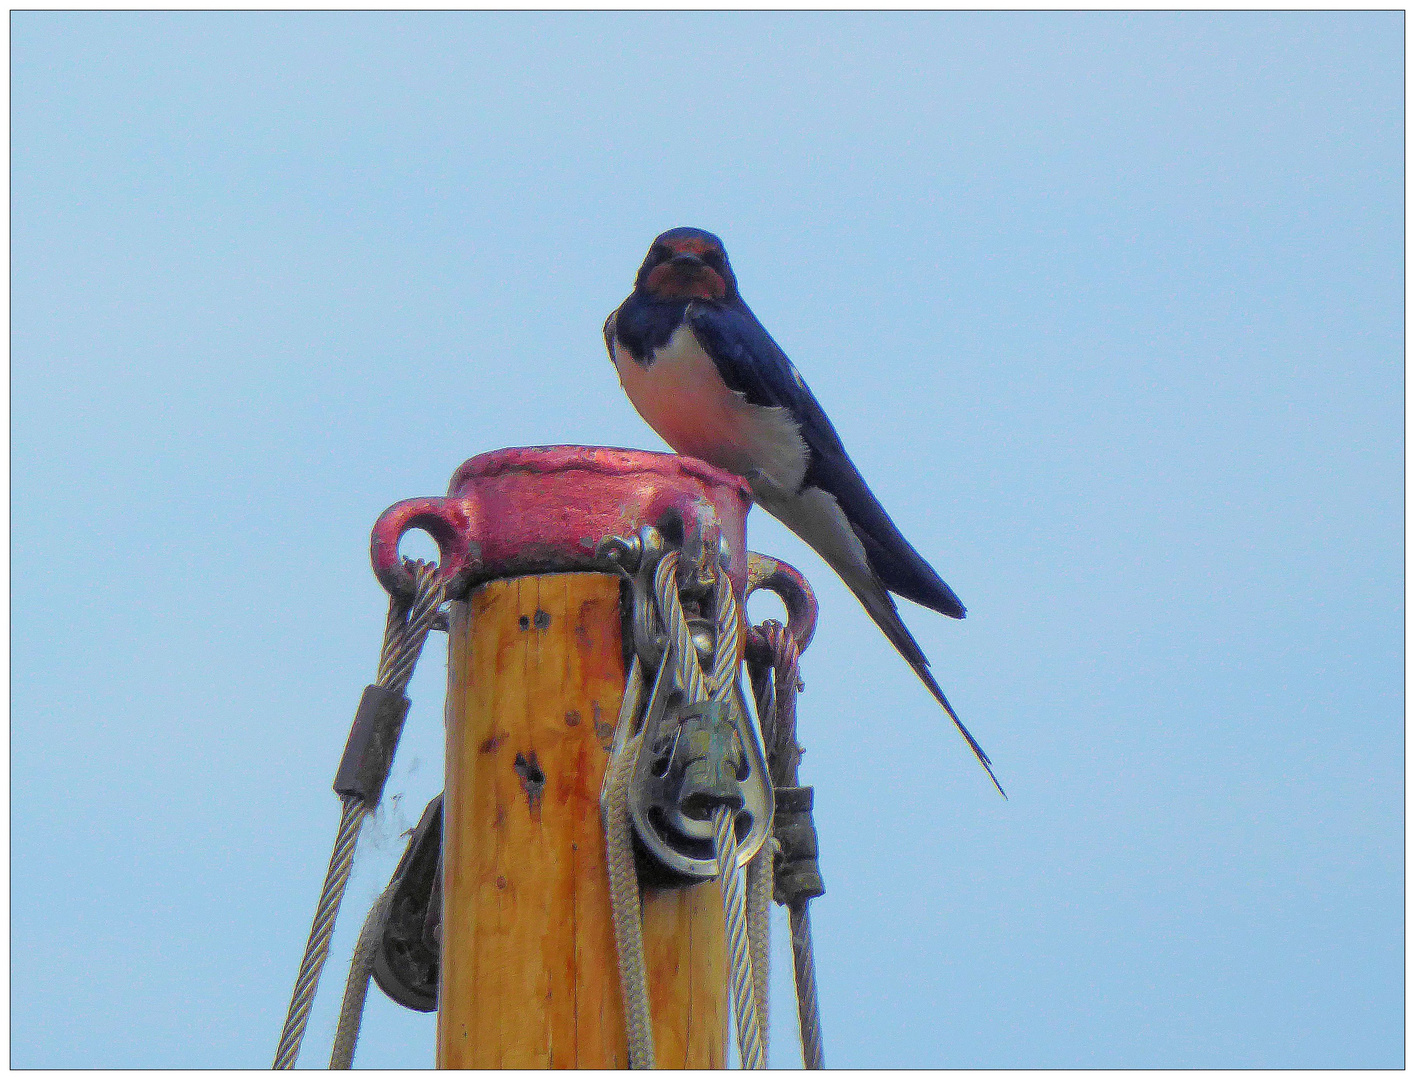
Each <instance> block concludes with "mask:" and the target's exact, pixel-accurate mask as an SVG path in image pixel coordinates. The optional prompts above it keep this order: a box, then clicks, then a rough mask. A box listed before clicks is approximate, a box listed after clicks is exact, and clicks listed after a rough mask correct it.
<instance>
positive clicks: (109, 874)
mask: <svg viewBox="0 0 1415 1080" xmlns="http://www.w3.org/2000/svg"><path fill="white" fill-rule="evenodd" d="M11 26H12V54H11V63H12V69H11V71H12V96H11V105H12V118H11V138H12V159H11V161H12V194H11V208H12V225H11V236H12V336H11V344H12V375H11V387H12V433H11V447H12V451H11V452H12V488H11V490H12V496H11V498H12V505H11V510H12V533H11V542H12V553H13V564H12V579H11V587H12V614H11V618H12V653H11V664H12V727H11V732H12V735H11V873H12V893H11V965H12V969H11V985H12V996H11V1032H12V1035H11V1056H12V1064H14V1065H15V1066H19V1067H56V1066H76V1067H85V1066H87V1067H102V1066H109V1067H112V1066H124V1067H178V1066H190V1067H208V1068H209V1067H248V1068H259V1067H264V1066H266V1065H268V1063H269V1061H270V1058H271V1055H272V1053H273V1050H274V1046H275V1041H276V1037H277V1035H278V1032H279V1028H280V1023H281V1020H282V1018H283V1013H284V1009H285V1005H286V1003H287V1000H288V995H289V989H290V986H291V984H292V982H293V979H294V975H295V969H296V966H297V964H298V961H299V955H300V950H301V948H302V946H303V943H304V938H305V935H306V933H307V931H308V926H309V919H310V916H311V914H312V912H313V905H314V901H315V898H316V894H317V892H318V888H319V883H320V878H321V875H322V873H323V869H324V865H325V862H326V860H327V858H328V851H329V845H330V843H331V842H332V839H333V832H334V827H335V822H336V819H337V804H336V800H335V798H334V796H333V794H332V793H331V792H330V790H329V783H330V780H331V778H332V775H333V771H334V768H335V765H336V763H337V760H338V756H339V753H340V750H341V749H342V746H343V741H344V737H345V733H346V730H347V725H348V722H349V719H350V717H351V716H352V712H353V708H354V705H355V704H356V703H357V700H358V696H359V692H360V690H361V688H362V687H363V686H364V685H365V684H366V683H367V682H369V681H371V679H372V677H373V674H374V670H375V666H376V661H377V651H378V643H379V637H380V634H381V630H382V622H383V614H384V607H385V599H384V597H383V595H382V593H381V591H380V589H379V588H378V586H377V584H376V583H375V581H374V579H373V577H372V575H371V573H370V571H369V568H368V561H367V541H368V530H369V528H370V526H371V525H372V523H373V521H374V520H375V518H376V517H377V516H378V514H379V513H380V512H381V511H382V510H383V509H384V508H385V507H386V506H388V505H390V504H391V503H393V502H396V501H398V500H400V499H403V498H407V497H411V496H414V495H422V494H437V493H440V492H441V491H442V490H444V488H445V486H446V482H447V478H448V477H449V476H450V475H451V473H452V471H453V469H454V468H455V467H456V466H457V464H459V463H460V462H461V461H462V460H463V459H464V458H467V457H470V456H472V455H473V454H476V453H480V452H482V451H485V450H490V449H495V448H497V447H501V446H508V445H529V444H538V443H561V442H563V443H587V444H604V445H623V446H642V447H646V448H650V449H660V448H662V444H661V443H660V442H659V440H658V439H657V437H656V436H655V435H654V434H653V433H652V432H651V431H650V430H648V428H647V427H645V426H644V424H643V423H642V421H640V420H639V418H638V417H637V415H636V414H635V413H634V412H633V410H632V408H631V407H630V406H629V404H628V403H627V401H626V400H625V399H624V397H623V396H622V394H621V392H620V390H619V387H618V385H617V381H616V378H615V376H614V372H613V369H612V368H611V367H610V365H609V363H608V360H607V359H606V357H605V355H604V353H603V345H602V341H601V339H600V325H601V323H602V321H603V319H604V317H605V315H606V314H607V313H608V312H609V311H610V310H611V309H612V308H613V307H614V306H615V305H617V304H618V303H619V301H620V300H622V299H623V297H624V295H625V294H626V293H627V291H628V288H629V286H630V283H631V281H632V276H633V273H634V270H635V269H636V267H637V266H638V263H639V261H640V260H641V258H642V257H643V253H644V251H645V250H646V249H647V246H648V243H649V241H650V240H651V239H652V238H653V236H654V235H655V234H656V233H658V232H659V231H661V230H663V229H665V228H669V227H671V226H675V225H681V224H694V225H700V226H704V227H707V228H710V229H712V230H713V231H715V232H717V233H718V234H719V235H720V236H722V238H723V239H724V241H725V242H726V245H727V248H728V251H729V253H730V254H731V256H732V259H733V264H734V266H735V268H736V270H737V275H738V278H739V281H740V282H741V286H742V290H743V294H744V296H745V297H746V299H747V300H748V302H749V303H750V304H751V305H752V306H753V309H754V310H755V311H756V313H757V314H758V316H759V317H760V318H761V319H762V321H763V322H764V323H765V324H766V326H767V327H768V328H769V329H770V330H771V331H772V333H773V335H774V336H775V337H776V338H777V340H778V341H779V342H780V343H781V344H782V346H783V347H784V348H785V349H786V351H787V352H788V353H789V354H790V355H791V357H792V358H793V360H795V362H796V364H797V366H798V367H799V368H800V369H801V371H802V373H803V374H804V375H805V377H806V379H807V380H808V381H809V382H810V384H811V386H812V388H813V389H814V391H815V393H816V395H817V397H818V398H819V399H820V400H821V402H822V404H823V405H824V407H825V409H826V411H827V412H828V413H829V414H830V415H831V417H832V418H833V419H834V421H835V423H836V426H837V428H838V429H839V430H840V433H841V435H842V437H843V439H844V441H845V444H846V446H847V447H848V448H849V449H850V451H851V453H852V456H853V457H854V459H855V461H856V463H857V464H858V465H859V466H860V468H861V471H862V472H863V473H864V475H865V476H866V478H867V479H868V480H869V481H870V482H871V484H872V486H873V488H874V490H875V491H876V493H877V494H878V495H879V496H880V498H881V499H882V501H883V502H884V504H885V505H886V507H888V508H889V509H890V511H891V512H892V514H893V515H894V517H895V519H896V521H897V522H898V523H899V524H900V526H901V528H902V529H903V531H904V532H905V534H906V535H907V536H909V537H910V538H911V539H912V540H913V542H914V543H915V544H916V546H918V547H919V548H920V550H921V551H922V552H923V553H924V554H925V555H926V557H928V558H929V559H930V560H931V561H932V562H933V563H934V565H935V566H936V567H937V568H938V569H939V571H940V572H941V573H942V575H943V576H944V577H945V578H946V579H947V580H948V581H949V583H950V584H951V585H952V586H953V587H954V588H955V589H956V590H957V592H958V593H959V595H960V596H961V597H962V598H963V600H964V602H965V603H966V604H967V605H968V607H969V617H968V619H967V620H966V621H964V622H962V623H955V622H952V621H950V620H946V619H943V618H940V617H938V616H935V615H933V614H931V613H929V612H926V611H923V610H922V609H919V608H916V607H913V606H912V605H907V604H906V605H904V607H906V608H907V609H908V610H906V611H905V618H906V619H907V620H908V621H909V623H910V625H911V626H912V627H913V629H914V631H915V633H916V634H917V636H918V637H919V640H920V642H921V643H922V645H923V646H924V648H925V650H926V651H927V652H928V653H929V655H930V656H931V658H932V659H933V662H934V669H935V671H936V672H937V674H938V676H939V679H940V681H941V682H942V684H943V686H944V688H945V689H946V690H947V691H948V693H949V695H950V698H951V699H952V701H953V702H954V704H955V705H956V706H957V707H958V709H959V711H960V713H961V714H962V716H963V717H964V719H965V721H967V722H968V723H969V725H970V727H971V729H972V730H973V732H974V733H975V734H976V735H977V736H978V738H979V740H980V741H981V742H982V744H983V745H984V746H985V747H986V748H987V750H988V751H989V753H990V754H991V755H992V758H993V760H994V762H995V763H996V766H997V770H998V775H999V778H1000V779H1001V780H1002V782H1003V784H1004V785H1005V786H1006V787H1007V789H1008V792H1009V794H1010V795H1011V800H1010V801H1008V802H1004V801H1002V800H1001V799H999V798H998V797H997V796H996V794H995V793H993V792H992V791H991V788H990V785H989V784H988V782H987V778H986V776H985V774H984V773H983V772H982V770H980V769H979V768H978V767H977V765H976V763H974V762H973V761H972V760H971V756H970V755H969V753H968V752H967V749H966V747H965V746H964V745H963V743H962V742H961V740H959V739H958V737H957V735H956V734H955V733H954V732H953V731H952V730H951V727H950V725H949V724H948V723H947V720H946V718H945V717H944V716H943V715H942V714H941V713H940V712H939V710H938V709H937V707H936V706H935V705H933V704H932V702H931V700H930V699H929V698H928V696H927V694H926V692H925V691H924V690H923V688H922V687H921V686H920V685H918V683H917V682H916V680H914V678H913V676H912V675H911V674H910V673H909V670H908V668H907V666H905V665H904V663H903V662H902V661H901V660H899V659H898V658H897V657H896V656H895V655H894V654H893V653H892V652H891V650H890V649H889V647H888V645H887V643H885V642H884V640H883V639H882V637H881V636H880V635H879V634H878V632H877V631H876V630H875V629H874V627H873V625H872V624H871V623H870V622H869V620H868V618H867V616H865V614H864V613H863V611H862V610H861V609H860V608H859V606H858V604H857V603H856V602H855V601H854V600H853V598H852V597H851V596H850V595H849V593H848V592H847V591H846V589H845V588H844V586H843V585H841V584H840V582H839V581H838V580H837V579H835V578H834V577H833V575H832V574H831V573H830V571H829V569H828V568H827V567H825V565H824V564H823V563H822V562H821V561H820V560H819V559H818V558H817V557H816V556H814V554H812V553H811V552H810V551H809V550H808V549H806V548H805V547H804V546H803V545H802V544H801V543H800V542H799V541H797V540H796V539H795V538H794V537H792V536H791V535H790V534H788V533H787V532H786V531H785V530H784V529H783V528H782V527H780V526H779V525H777V524H776V523H775V522H774V521H771V520H770V519H769V518H767V517H766V516H765V515H764V514H762V513H761V512H760V511H755V512H754V513H753V515H752V517H751V520H750V524H749V537H750V542H751V544H752V546H753V547H754V548H756V549H757V550H761V551H766V552H769V553H772V554H776V555H780V556H781V557H783V558H786V559H787V560H789V561H791V562H792V563H794V564H795V565H797V566H798V567H800V568H801V569H802V570H803V571H804V572H805V573H806V574H807V576H808V577H809V578H810V579H811V581H812V582H813V584H814V585H815V587H816V590H817V592H818V595H819V597H820V601H821V605H822V623H821V629H820V633H819V634H818V636H817V638H816V641H815V644H814V645H813V646H812V647H811V649H810V651H809V652H808V653H807V654H806V657H805V660H804V673H805V678H806V681H807V692H806V694H805V695H804V696H803V697H802V699H801V710H802V717H801V725H802V739H803V742H804V743H805V744H806V746H807V748H808V753H807V756H806V758H805V761H804V764H803V766H802V775H803V779H804V781H805V782H807V783H811V784H814V785H815V786H816V788H817V807H818V810H817V820H818V824H819V826H820V828H821V833H822V846H823V856H822V865H823V869H824V872H825V875H826V881H827V886H828V889H829V892H828V894H827V896H826V897H825V898H824V899H823V900H821V901H819V902H818V903H817V905H816V907H815V911H814V920H815V924H816V930H817V944H816V951H817V958H818V963H819V966H820V972H821V993H822V1011H823V1015H824V1025H825V1031H826V1040H827V1055H828V1058H827V1060H828V1061H829V1063H830V1064H831V1065H833V1066H841V1067H844V1066H896V1067H909V1066H948V1067H962V1066H979V1067H1007V1066H1019V1067H1064V1066H1112V1067H1114V1066H1134V1067H1154V1066H1174V1067H1218V1066H1240V1067H1262V1066H1267V1067H1299V1066H1308V1067H1398V1066H1400V1065H1401V1064H1402V1063H1403V1061H1404V1029H1403V1012H1404V999H1403V952H1404V938H1403V900H1404V894H1403V854H1402V853H1403V842H1404V835H1403V821H1402V812H1403V811H1402V807H1403V773H1404V734H1403V723H1402V720H1403V667H1402V625H1403V618H1404V607H1403V599H1402V597H1403V571H1402V548H1403V531H1402V530H1403V501H1402V500H1403V493H1402V457H1403V441H1402V440H1403V431H1402V425H1403V413H1402V407H1403V389H1404V372H1403V352H1402V349H1403V337H1402V331H1403V324H1402V320H1403V307H1402V297H1403V261H1402V255H1403V249H1402V244H1403V230H1404V221H1403V204H1402V199H1403V187H1404V173H1403V146H1402V140H1403V117H1402V95H1403V85H1402V80H1403V51H1402V50H1403V34H1404V24H1403V17H1402V15H1401V14H1400V13H1301V14H1281V13H1246V14H1225V13H1180V14H1174V13H1147V14H1110V13H1091V14H1074V13H1071V14H1068V13H1056V14H990V13H967V14H952V13H916V14H909V13H895V14H826V13H814V14H702V13H699V14H662V13H660V14H633V13H620V14H563V13H562V14H484V13H483V14H478V13H472V14H450V13H448V14H428V13H423V14H406V15H394V14H349V13H343V14H318V13H315V14H271V13H264V14H252V13H224V14H221V13H202V14H190V13H189V14H151V13H137V14H133V13H129V14H94V13H17V14H13V15H12V21H11ZM767 614H770V609H769V607H767V606H765V605H764V607H763V608H762V609H761V610H758V611H755V612H754V616H755V617H756V618H761V617H764V616H766V615H767ZM444 679H445V650H443V649H442V646H441V643H440V641H434V643H433V647H432V648H431V649H430V651H429V652H428V654H427V655H426V657H425V660H424V663H423V667H422V669H421V670H420V672H419V674H418V676H417V677H416V679H415V681H414V683H413V685H412V687H411V691H410V693H411V696H412V698H413V701H414V705H413V711H412V714H411V717H410V719H409V723H408V728H407V734H406V736H405V742H404V745H403V747H402V749H401V750H400V753H399V758H398V761H397V764H396V767H395V772H394V778H393V780H392V782H391V783H390V786H389V793H390V795H391V796H393V798H390V799H389V800H388V802H387V803H386V805H385V807H384V809H383V810H382V811H381V813H380V815H379V817H378V819H377V820H376V821H375V822H374V823H373V825H372V826H371V827H370V828H369V829H368V830H367V831H366V834H365V841H364V845H363V847H362V848H361V852H360V858H359V863H358V866H357V868H356V871H355V875H354V878H353V882H352V884H351V886H350V892H349V897H348V901H347V904H346V908H345V912H344V917H343V919H342V920H341V923H340V927H339V931H338V933H337V934H336V938H335V946H334V959H333V961H332V962H331V964H330V966H329V969H328V971H327V973H326V981H325V985H324V992H323V993H322V995H321V997H320V999H319V1002H318V1003H317V1005H316V1008H315V1012H314V1016H313V1020H312V1023H311V1028H310V1034H309V1037H308V1039H307V1043H306V1051H305V1056H304V1058H303V1064H305V1065H317V1064H321V1063H322V1062H323V1061H324V1060H327V1058H326V1055H327V1052H328V1046H329V1042H330V1039H331V1037H332V1032H333V1024H334V1017H335V1012H336V1009H337V1003H338V997H339V993H340V990H341V989H342V979H343V974H344V972H343V967H344V964H345V961H346V959H347V956H348V954H349V950H350V949H351V947H352V941H353V936H354V934H355V933H356V931H357V927H358V923H359V922H360V921H361V919H362V915H363V912H364V910H366V908H367V905H368V903H369V902H370V901H371V900H372V898H373V897H374V896H375V895H376V894H377V892H378V891H379V890H380V889H381V887H382V884H383V883H384V882H385V881H386V880H387V876H388V874H389V872H390V871H391V869H392V866H393V864H394V862H395V861H396V860H397V857H398V855H399V854H400V852H401V843H402V842H401V840H399V833H400V832H401V831H402V830H403V829H406V828H408V827H409V826H410V825H411V824H412V823H414V822H415V821H416V820H417V817H418V815H419V813H420V811H421V809H422V806H423V805H424V803H425V802H426V800H427V799H428V798H430V797H431V796H432V795H433V794H434V793H435V792H436V791H437V790H438V789H439V788H440V784H441V780H440V774H441V724H440V717H441V700H442V689H443V685H444ZM780 929H781V924H778V944H780V943H781V934H780ZM788 971H789V968H788V966H787V963H786V960H785V953H784V952H782V951H779V952H778V962H777V964H776V969H775V973H774V974H775V1002H774V1005H775V1008H774V1010H773V1021H772V1030H773V1038H774V1050H773V1055H772V1056H773V1062H774V1063H775V1064H776V1065H779V1066H790V1065H792V1064H793V1063H795V1062H797V1061H798V1060H799V1058H798V1057H797V1049H796V1045H795V1036H794V1032H793V1023H794V1017H793V1009H792V1006H791V1001H790V996H789V995H790V992H789V980H788V979H787V977H786V973H787V972H788ZM432 1054H433V1029H432V1023H431V1020H430V1018H429V1017H425V1016H421V1015H417V1014H412V1013H408V1012H406V1011H404V1010H401V1009H399V1008H398V1007H397V1006H395V1005H393V1004H392V1003H390V1002H389V1001H387V1000H386V999H385V998H383V997H382V996H381V995H379V994H378V993H377V992H375V993H373V994H372V995H371V997H370V1005H369V1012H368V1018H367V1021H366V1025H365V1035H364V1040H363V1042H362V1043H361V1045H360V1051H359V1057H358V1059H357V1064H359V1065H360V1066H381V1067H397V1066H426V1065H430V1064H431V1062H432Z"/></svg>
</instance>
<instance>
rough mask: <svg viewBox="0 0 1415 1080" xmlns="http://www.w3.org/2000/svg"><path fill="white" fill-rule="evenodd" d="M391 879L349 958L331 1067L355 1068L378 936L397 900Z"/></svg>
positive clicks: (332, 1068) (369, 914)
mask: <svg viewBox="0 0 1415 1080" xmlns="http://www.w3.org/2000/svg"><path fill="white" fill-rule="evenodd" d="M394 884H395V882H389V883H388V888H386V889H384V890H383V892H382V893H381V894H379V897H378V899H377V900H375V901H374V902H373V907H371V908H369V913H368V917H367V918H366V919H364V926H363V929H362V930H360V931H359V940H358V943H357V944H356V945H355V946H354V958H353V959H352V960H350V961H349V981H348V982H347V983H345V984H344V1004H343V1005H341V1006H340V1008H339V1027H338V1028H337V1029H336V1030H335V1032H334V1049H333V1051H332V1052H331V1053H330V1055H329V1068H330V1070H331V1071H332V1070H335V1069H352V1068H353V1067H354V1048H355V1047H356V1046H357V1045H358V1043H359V1029H360V1028H361V1027H362V1026H363V1021H364V1002H365V1001H366V1000H367V999H368V984H369V979H370V978H372V976H373V958H374V954H376V953H377V952H378V939H379V935H380V932H381V931H382V930H383V917H384V915H385V914H386V913H387V911H388V908H389V906H390V905H391V904H392V903H393V886H394Z"/></svg>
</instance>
